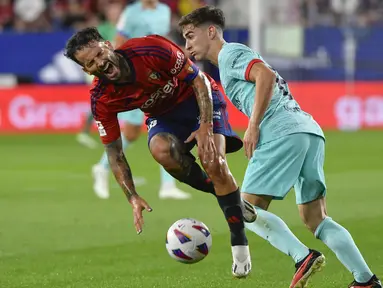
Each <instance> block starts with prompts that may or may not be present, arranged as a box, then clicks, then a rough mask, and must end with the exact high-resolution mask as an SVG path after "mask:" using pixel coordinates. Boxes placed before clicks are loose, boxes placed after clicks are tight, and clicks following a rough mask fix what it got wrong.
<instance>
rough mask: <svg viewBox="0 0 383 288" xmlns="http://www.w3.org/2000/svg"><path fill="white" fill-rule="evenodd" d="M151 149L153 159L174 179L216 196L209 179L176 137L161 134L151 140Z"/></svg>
mask: <svg viewBox="0 0 383 288" xmlns="http://www.w3.org/2000/svg"><path fill="white" fill-rule="evenodd" d="M149 149H150V152H151V154H152V156H153V158H154V159H155V160H156V161H157V162H158V163H159V164H161V165H162V166H163V167H164V168H165V170H166V171H168V172H169V174H170V175H172V176H173V177H174V178H176V179H178V180H179V181H181V182H183V183H185V184H188V185H189V186H191V187H193V188H195V189H197V190H200V191H204V192H209V193H212V194H214V186H213V184H212V182H211V181H210V179H209V177H208V176H207V175H206V173H205V172H204V171H202V169H201V167H200V166H199V165H198V164H197V163H196V162H195V159H194V158H193V157H192V155H191V154H190V153H189V152H188V151H187V149H186V147H185V144H184V143H182V142H181V141H180V140H179V139H178V138H177V137H176V136H174V135H173V134H170V133H167V132H160V133H157V134H155V135H154V136H152V137H151V138H150V142H149Z"/></svg>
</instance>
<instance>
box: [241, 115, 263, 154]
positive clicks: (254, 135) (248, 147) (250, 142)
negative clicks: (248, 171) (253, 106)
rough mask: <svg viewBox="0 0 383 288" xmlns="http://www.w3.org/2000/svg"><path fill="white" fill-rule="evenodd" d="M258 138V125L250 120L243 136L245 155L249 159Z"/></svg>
mask: <svg viewBox="0 0 383 288" xmlns="http://www.w3.org/2000/svg"><path fill="white" fill-rule="evenodd" d="M258 139H259V126H258V125H256V124H252V123H251V122H250V123H249V126H248V127H247V129H246V132H245V136H243V143H244V144H245V155H246V157H247V159H249V160H250V159H251V157H253V153H254V151H255V148H256V147H257V143H258Z"/></svg>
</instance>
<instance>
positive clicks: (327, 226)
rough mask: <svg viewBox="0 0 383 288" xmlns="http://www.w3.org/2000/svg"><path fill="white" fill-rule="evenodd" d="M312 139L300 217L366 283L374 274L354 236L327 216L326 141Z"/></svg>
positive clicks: (301, 180)
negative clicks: (324, 168) (324, 167)
mask: <svg viewBox="0 0 383 288" xmlns="http://www.w3.org/2000/svg"><path fill="white" fill-rule="evenodd" d="M308 137H310V148H309V150H308V152H307V156H306V161H305V164H304V165H303V167H302V172H301V175H300V177H299V179H298V182H297V184H296V185H295V190H296V192H297V203H298V204H299V205H298V207H299V213H300V216H301V218H302V220H303V222H304V223H305V225H306V226H307V227H308V229H309V230H310V231H311V232H312V233H314V235H315V237H317V238H318V239H320V240H322V241H323V243H325V244H326V245H327V246H328V247H329V248H330V249H331V250H332V251H333V252H334V253H335V255H336V256H337V258H338V259H339V261H340V262H341V263H342V264H343V265H344V266H345V267H346V268H347V269H348V270H349V271H350V272H351V273H352V274H353V275H354V278H355V280H356V281H357V282H359V283H366V282H368V281H369V280H370V279H371V278H372V276H373V273H372V272H371V270H370V269H369V267H368V266H367V264H366V261H365V260H364V259H363V256H362V254H361V253H360V251H359V249H358V247H357V246H356V244H355V242H354V240H353V238H352V236H351V235H350V233H349V232H348V231H347V230H346V229H345V228H344V227H342V226H341V225H340V224H338V223H336V222H335V221H334V220H332V219H331V218H330V217H328V215H327V209H326V198H325V194H326V185H325V179H324V171H323V164H324V149H325V148H324V145H325V144H324V140H323V139H322V138H320V137H318V136H314V135H308ZM298 197H299V198H298Z"/></svg>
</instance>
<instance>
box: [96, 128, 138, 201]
mask: <svg viewBox="0 0 383 288" xmlns="http://www.w3.org/2000/svg"><path fill="white" fill-rule="evenodd" d="M121 140H122V149H123V150H125V149H126V148H128V146H129V144H130V142H129V141H128V140H127V139H126V137H125V136H124V135H123V134H121ZM92 175H93V191H94V193H95V194H96V195H97V196H98V197H99V198H101V199H107V198H109V160H108V155H107V154H106V152H104V153H103V154H102V156H101V159H100V161H99V162H98V163H97V164H95V165H93V167H92Z"/></svg>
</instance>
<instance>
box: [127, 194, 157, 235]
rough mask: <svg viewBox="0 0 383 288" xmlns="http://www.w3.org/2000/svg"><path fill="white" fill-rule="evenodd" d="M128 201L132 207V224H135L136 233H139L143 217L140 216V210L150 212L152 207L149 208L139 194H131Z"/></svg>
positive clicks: (142, 224)
mask: <svg viewBox="0 0 383 288" xmlns="http://www.w3.org/2000/svg"><path fill="white" fill-rule="evenodd" d="M129 202H130V204H131V205H132V208H133V218H134V226H136V231H137V234H141V232H142V227H143V226H144V217H143V216H142V211H143V210H146V211H148V212H152V211H153V209H152V208H150V206H149V204H148V203H146V201H145V200H144V199H143V198H141V197H140V196H139V195H133V196H132V197H131V198H130V200H129Z"/></svg>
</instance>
